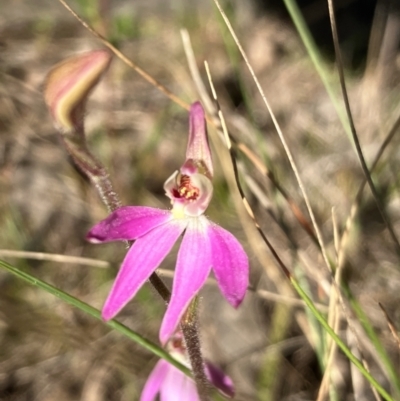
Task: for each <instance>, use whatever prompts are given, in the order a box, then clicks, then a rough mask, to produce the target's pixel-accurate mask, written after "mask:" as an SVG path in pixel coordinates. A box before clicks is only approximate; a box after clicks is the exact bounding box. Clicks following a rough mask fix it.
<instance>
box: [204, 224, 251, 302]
mask: <svg viewBox="0 0 400 401" xmlns="http://www.w3.org/2000/svg"><path fill="white" fill-rule="evenodd" d="M208 238H209V241H210V244H211V254H212V267H213V270H214V273H215V277H216V279H217V282H218V285H219V288H220V290H221V292H222V294H223V295H224V297H225V298H226V299H227V300H228V302H229V303H230V304H231V305H233V306H234V307H235V308H236V307H238V306H239V305H240V303H241V302H242V300H243V298H244V296H245V294H246V289H247V286H248V282H249V260H248V258H247V255H246V252H245V251H244V249H243V247H242V245H240V243H239V241H238V240H237V239H236V238H235V237H234V236H233V235H232V234H231V233H230V232H228V231H226V230H224V229H223V228H221V227H219V226H217V225H216V224H210V225H209V226H208Z"/></svg>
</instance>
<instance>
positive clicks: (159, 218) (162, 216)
mask: <svg viewBox="0 0 400 401" xmlns="http://www.w3.org/2000/svg"><path fill="white" fill-rule="evenodd" d="M171 218H172V216H171V213H170V212H169V211H167V210H160V209H155V208H152V207H141V206H123V207H120V208H118V209H117V210H116V211H115V212H113V213H111V214H110V215H109V216H108V217H107V218H106V219H104V220H102V221H101V222H100V223H98V224H96V225H95V226H94V227H93V228H92V229H91V230H90V231H89V233H88V234H87V236H86V238H87V239H88V240H89V241H90V242H93V243H99V242H108V241H118V240H134V239H137V238H139V237H141V236H143V235H144V234H146V233H147V232H149V231H150V230H152V229H153V228H155V227H158V226H160V225H162V224H164V223H166V222H167V221H169V220H170V219H171Z"/></svg>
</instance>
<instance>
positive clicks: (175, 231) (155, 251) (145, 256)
mask: <svg viewBox="0 0 400 401" xmlns="http://www.w3.org/2000/svg"><path fill="white" fill-rule="evenodd" d="M186 225H187V223H186V221H185V220H181V221H175V220H174V221H171V222H169V223H167V224H163V225H162V226H159V227H156V228H154V229H153V230H151V231H149V232H148V233H147V234H146V235H144V236H143V237H140V238H139V239H138V240H136V242H135V243H134V244H133V245H132V247H131V249H129V251H128V253H127V255H126V257H125V259H124V261H123V262H122V266H121V269H120V270H119V272H118V275H117V278H116V279H115V281H114V284H113V287H112V289H111V291H110V294H109V295H108V298H107V300H106V303H105V304H104V307H103V311H102V317H103V319H104V320H109V319H112V318H113V317H114V316H115V315H116V314H117V313H118V312H119V311H120V310H121V309H122V308H123V307H124V306H125V305H126V304H127V303H128V302H129V301H130V300H131V299H132V298H133V297H134V296H135V294H136V292H137V291H138V290H139V288H140V287H141V286H142V285H143V284H144V282H145V281H146V280H147V279H148V278H149V276H150V275H151V273H152V272H153V271H154V270H155V269H157V267H158V266H159V265H160V263H161V262H162V261H163V259H164V258H165V257H166V256H167V254H168V253H169V252H170V250H171V248H172V247H173V245H174V244H175V242H176V241H177V239H178V238H179V236H180V235H181V234H182V232H183V231H184V229H185V228H186Z"/></svg>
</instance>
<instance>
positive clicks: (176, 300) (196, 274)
mask: <svg viewBox="0 0 400 401" xmlns="http://www.w3.org/2000/svg"><path fill="white" fill-rule="evenodd" d="M207 225H208V221H207V219H206V218H205V217H197V218H192V219H191V220H190V223H189V225H188V227H187V229H186V232H185V235H184V237H183V240H182V244H181V247H180V249H179V253H178V260H177V264H176V268H175V276H174V283H173V286H172V293H171V300H170V303H169V305H168V308H167V311H166V312H165V315H164V319H163V322H162V324H161V329H160V341H161V343H162V344H165V342H166V341H167V340H168V339H169V337H171V335H172V334H173V333H174V331H175V329H176V327H177V326H178V324H179V322H180V320H181V318H182V315H183V314H184V312H185V310H186V308H187V307H188V305H189V303H190V301H191V299H192V298H193V297H194V296H195V295H196V294H197V292H198V291H199V289H200V288H201V287H202V285H203V284H204V282H205V281H206V279H207V276H208V274H209V273H210V270H211V253H210V244H209V240H208V238H207Z"/></svg>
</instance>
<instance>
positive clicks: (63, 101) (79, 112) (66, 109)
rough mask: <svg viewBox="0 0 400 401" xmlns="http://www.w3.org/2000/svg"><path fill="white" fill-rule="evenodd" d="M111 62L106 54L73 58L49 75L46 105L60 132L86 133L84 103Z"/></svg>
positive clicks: (102, 51)
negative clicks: (84, 128) (84, 129)
mask: <svg viewBox="0 0 400 401" xmlns="http://www.w3.org/2000/svg"><path fill="white" fill-rule="evenodd" d="M110 62H111V54H110V53H109V52H108V51H106V50H95V51H91V52H87V53H83V54H80V55H78V56H74V57H70V58H68V59H67V60H64V61H62V62H61V63H59V64H57V65H56V66H55V67H54V68H53V69H52V70H51V71H50V72H49V74H48V75H47V80H46V86H45V93H44V96H45V101H46V104H47V106H48V108H49V109H50V112H51V114H52V116H53V118H54V120H55V122H56V125H57V128H58V129H59V130H60V131H61V132H71V131H78V132H82V133H83V114H84V111H85V102H86V99H87V98H88V96H89V94H90V92H91V91H92V89H93V88H94V87H95V86H96V84H97V83H98V82H99V80H100V78H101V76H102V74H103V73H104V72H105V71H106V70H107V68H108V66H109V65H110Z"/></svg>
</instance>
